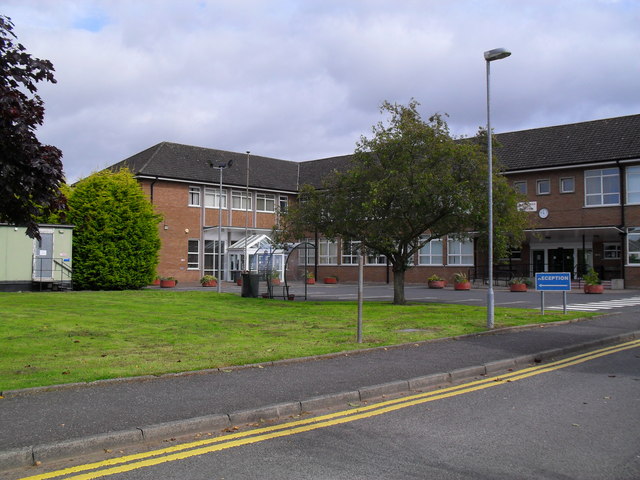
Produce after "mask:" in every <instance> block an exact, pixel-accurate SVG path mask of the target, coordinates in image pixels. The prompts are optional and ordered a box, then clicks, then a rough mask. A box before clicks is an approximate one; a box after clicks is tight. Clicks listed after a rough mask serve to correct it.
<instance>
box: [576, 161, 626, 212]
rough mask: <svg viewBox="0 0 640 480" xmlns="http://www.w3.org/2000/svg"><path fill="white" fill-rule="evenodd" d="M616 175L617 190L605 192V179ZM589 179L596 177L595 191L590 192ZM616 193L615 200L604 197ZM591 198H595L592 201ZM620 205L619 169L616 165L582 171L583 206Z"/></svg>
mask: <svg viewBox="0 0 640 480" xmlns="http://www.w3.org/2000/svg"><path fill="white" fill-rule="evenodd" d="M614 177H618V185H617V187H618V188H617V192H605V185H604V184H605V180H606V179H607V178H614ZM589 179H598V180H597V183H598V189H599V191H597V192H590V188H589ZM613 195H617V197H618V199H617V201H616V202H611V201H607V202H605V197H607V196H613ZM593 199H595V200H596V202H595V203H593ZM616 205H620V170H619V169H618V168H617V167H612V168H597V169H594V170H585V172H584V206H585V207H611V206H616Z"/></svg>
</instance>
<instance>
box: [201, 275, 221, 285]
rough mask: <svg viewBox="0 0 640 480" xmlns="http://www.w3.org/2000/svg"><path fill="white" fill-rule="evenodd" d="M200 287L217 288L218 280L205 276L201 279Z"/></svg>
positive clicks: (211, 276)
mask: <svg viewBox="0 0 640 480" xmlns="http://www.w3.org/2000/svg"><path fill="white" fill-rule="evenodd" d="M200 285H202V286H203V287H217V286H218V279H217V278H216V277H214V276H213V275H205V276H204V277H202V278H201V279H200Z"/></svg>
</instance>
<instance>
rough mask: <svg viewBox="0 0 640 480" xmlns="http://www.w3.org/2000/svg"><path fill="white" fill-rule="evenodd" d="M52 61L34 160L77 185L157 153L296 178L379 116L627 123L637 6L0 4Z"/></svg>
mask: <svg viewBox="0 0 640 480" xmlns="http://www.w3.org/2000/svg"><path fill="white" fill-rule="evenodd" d="M0 15H6V16H8V17H10V18H11V19H12V21H13V23H14V24H15V30H14V32H15V33H16V34H17V36H18V40H19V42H20V43H22V44H23V45H24V46H25V47H26V48H27V51H28V52H29V53H31V54H32V55H33V56H35V57H38V58H43V59H48V60H51V61H52V62H53V64H54V67H55V70H56V73H55V76H56V79H57V83H56V84H47V83H40V84H39V90H38V92H39V94H40V96H41V97H42V99H43V100H44V102H45V108H46V112H45V122H44V125H43V126H42V127H40V128H39V130H38V133H37V135H38V138H39V140H40V141H41V142H42V143H45V144H50V145H55V146H57V147H58V148H60V149H61V150H62V152H63V162H64V169H65V174H66V177H67V181H69V182H73V181H76V180H78V179H79V178H82V177H85V176H87V175H89V174H91V173H92V172H95V171H98V170H100V169H102V168H105V167H107V166H109V165H111V164H113V163H116V162H118V161H120V160H123V159H125V158H127V157H129V156H131V155H134V154H135V153H138V152H140V151H142V150H144V149H146V148H149V147H151V146H153V145H155V144H157V143H160V142H163V141H168V142H176V143H183V144H187V145H196V146H201V147H208V148H216V149H221V150H229V151H234V152H246V151H251V153H252V154H255V155H261V156H267V157H274V158H280V159H285V160H294V161H304V160H312V159H319V158H326V157H331V156H336V155H345V154H349V153H352V152H353V151H354V148H355V145H356V143H357V141H358V140H359V139H360V137H361V136H362V135H365V136H367V137H370V136H371V128H372V126H373V125H374V124H376V123H377V122H379V121H381V120H384V118H385V117H383V116H382V115H381V113H380V105H381V104H382V102H383V101H385V100H387V101H389V102H392V103H399V104H407V103H408V102H409V101H410V100H411V99H412V98H414V99H416V100H417V101H418V102H420V109H419V110H420V112H421V115H422V116H423V118H425V119H426V118H428V117H429V116H430V115H432V114H434V113H441V114H447V115H448V117H447V121H448V124H449V127H450V131H451V134H452V135H454V136H471V135H473V134H475V132H476V131H477V129H478V127H480V126H484V125H486V121H487V107H486V105H487V97H486V66H485V65H486V62H485V60H484V56H483V53H484V52H485V51H487V50H491V49H493V48H498V47H501V48H506V49H508V50H509V51H511V52H512V55H511V56H510V57H508V58H506V59H502V60H499V61H494V62H492V63H491V126H492V128H493V129H494V131H495V132H497V133H500V132H507V131H516V130H524V129H529V128H539V127H546V126H552V125H560V124H565V123H575V122H583V121H590V120H597V119H602V118H610V117H617V116H623V115H632V114H638V113H640V0H394V1H389V0H297V1H295V0H201V1H198V0H135V1H130V0H102V1H100V0H0Z"/></svg>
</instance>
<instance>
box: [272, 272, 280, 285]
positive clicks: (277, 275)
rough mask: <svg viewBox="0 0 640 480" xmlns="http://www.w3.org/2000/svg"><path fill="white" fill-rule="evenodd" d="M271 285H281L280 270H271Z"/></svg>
mask: <svg viewBox="0 0 640 480" xmlns="http://www.w3.org/2000/svg"><path fill="white" fill-rule="evenodd" d="M271 285H280V272H271Z"/></svg>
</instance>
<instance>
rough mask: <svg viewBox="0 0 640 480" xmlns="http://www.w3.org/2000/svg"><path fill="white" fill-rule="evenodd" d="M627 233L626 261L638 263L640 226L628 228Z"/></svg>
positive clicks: (639, 262) (639, 256) (630, 263)
mask: <svg viewBox="0 0 640 480" xmlns="http://www.w3.org/2000/svg"><path fill="white" fill-rule="evenodd" d="M628 232H629V233H628V235H627V258H628V260H627V263H628V264H629V265H640V228H630V229H629V230H628Z"/></svg>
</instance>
